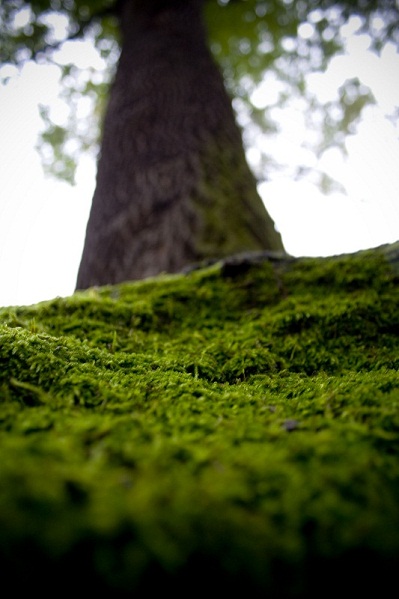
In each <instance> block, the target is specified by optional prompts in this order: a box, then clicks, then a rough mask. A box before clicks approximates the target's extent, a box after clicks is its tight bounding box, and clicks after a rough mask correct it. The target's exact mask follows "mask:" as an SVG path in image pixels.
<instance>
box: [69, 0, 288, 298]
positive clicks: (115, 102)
mask: <svg viewBox="0 0 399 599" xmlns="http://www.w3.org/2000/svg"><path fill="white" fill-rule="evenodd" d="M120 5H121V14H120V22H121V31H122V52H121V57H120V60H119V65H118V69H117V73H116V77H115V81H114V83H113V87H112V90H111V94H110V100H109V105H108V109H107V113H106V117H105V121H104V129H103V141H102V146H101V156H100V160H99V164H98V173H97V186H96V190H95V193H94V198H93V204H92V209H91V213H90V218H89V222H88V225H87V232H86V240H85V246H84V251H83V256H82V261H81V265H80V269H79V274H78V280H77V288H78V289H84V288H87V287H90V286H92V285H104V284H114V283H117V282H121V281H125V280H131V279H141V278H144V277H148V276H152V275H156V274H157V273H160V272H177V271H179V270H181V269H182V268H184V267H185V266H186V265H187V264H189V263H192V262H196V261H199V260H202V259H207V258H215V257H223V256H226V255H229V254H232V253H235V252H240V251H244V250H259V249H271V250H282V249H283V246H282V242H281V238H280V235H279V234H278V233H277V232H276V231H275V229H274V226H273V222H272V220H271V218H270V216H269V215H268V213H267V212H266V209H265V208H264V205H263V203H262V200H261V199H260V197H259V195H258V193H257V190H256V181H255V179H254V177H253V175H252V173H251V172H250V170H249V167H248V165H247V163H246V159H245V155H244V150H243V145H242V140H241V135H240V131H239V129H238V127H237V125H236V123H235V119H234V113H233V110H232V107H231V102H230V99H229V98H228V95H227V93H226V90H225V88H224V84H223V80H222V77H221V74H220V72H219V70H218V69H217V67H216V65H215V64H214V62H213V59H212V57H211V54H210V51H209V50H208V48H207V45H206V37H205V31H204V27H203V24H202V19H201V8H202V2H201V0H153V1H152V2H149V1H148V0H147V1H145V0H125V1H124V2H121V3H120Z"/></svg>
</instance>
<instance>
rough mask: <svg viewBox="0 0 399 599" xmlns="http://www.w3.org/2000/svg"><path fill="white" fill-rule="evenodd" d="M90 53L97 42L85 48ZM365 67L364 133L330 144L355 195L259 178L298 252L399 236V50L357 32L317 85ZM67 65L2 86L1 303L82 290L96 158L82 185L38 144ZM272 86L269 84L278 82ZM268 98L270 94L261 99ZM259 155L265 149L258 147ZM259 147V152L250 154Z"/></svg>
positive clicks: (327, 251) (287, 142)
mask: <svg viewBox="0 0 399 599" xmlns="http://www.w3.org/2000/svg"><path fill="white" fill-rule="evenodd" d="M79 56H80V60H82V61H83V62H85V61H86V60H87V61H88V62H90V60H91V59H92V56H91V55H90V50H89V49H83V47H80V49H79ZM355 75H356V76H358V77H359V79H360V80H361V81H362V82H363V83H364V84H366V85H368V86H369V87H370V88H371V90H372V92H373V93H374V95H375V97H376V100H377V106H373V107H368V108H367V109H366V111H365V118H364V120H363V122H362V123H361V125H360V127H359V130H358V134H357V135H356V136H351V138H350V139H348V140H347V148H348V152H349V158H348V160H346V161H344V160H343V158H342V156H341V154H340V153H339V152H338V150H334V149H331V150H330V151H328V152H327V153H326V154H325V156H324V158H323V166H324V168H325V169H326V171H327V172H328V173H329V174H331V175H332V176H333V177H334V178H335V179H337V180H338V181H339V182H341V183H342V184H343V186H344V187H345V189H346V193H347V195H344V194H338V193H334V194H332V195H329V196H323V195H321V194H320V192H319V191H318V189H317V188H316V187H315V186H314V185H313V184H312V182H311V181H310V180H309V181H306V180H304V181H301V182H297V181H292V180H289V179H288V178H283V177H275V178H274V179H273V180H272V181H270V182H267V183H263V184H261V185H260V192H261V195H262V197H263V198H264V201H265V204H266V207H267V209H268V210H269V212H270V214H271V215H272V217H273V218H274V220H275V222H276V225H277V227H278V229H279V231H280V232H281V233H282V236H283V241H284V244H285V247H286V250H287V251H288V252H289V253H291V254H293V255H296V256H302V255H307V256H326V255H333V254H339V253H344V252H352V251H357V250H359V249H363V248H367V247H375V246H377V245H380V244H383V243H391V242H394V241H396V240H398V239H399V166H398V165H399V131H398V128H397V127H396V128H395V126H394V125H393V124H392V123H391V121H389V120H388V119H386V118H385V116H384V115H385V114H387V113H388V114H389V113H392V112H393V110H394V108H395V107H398V106H399V56H398V54H397V53H396V52H395V50H394V48H393V47H392V46H390V45H388V46H387V47H386V49H385V51H384V53H383V55H382V56H381V58H378V57H377V56H376V55H374V54H372V53H371V52H368V51H367V39H366V38H364V37H363V36H355V37H353V38H350V39H349V40H348V55H347V56H345V57H343V56H341V57H337V58H335V59H333V61H332V63H331V65H330V67H329V69H328V72H327V73H325V74H314V75H312V76H310V78H309V85H311V86H312V87H313V89H314V90H317V93H318V95H319V97H320V99H321V100H322V101H329V100H330V99H332V98H333V97H334V96H335V95H336V93H337V89H338V87H339V86H340V85H341V84H342V83H343V81H344V80H345V78H347V77H354V76H355ZM58 91H59V90H58V71H57V69H56V68H52V67H43V66H41V67H39V66H37V65H35V64H32V63H29V64H27V65H26V66H25V68H24V69H23V72H22V74H21V76H20V77H18V78H15V79H13V80H11V81H10V82H9V83H8V84H7V85H6V86H3V87H1V86H0V180H1V189H0V305H3V306H6V305H23V304H31V303H36V302H39V301H42V300H46V299H51V298H53V297H56V296H66V295H70V294H72V293H73V290H74V286H75V280H76V275H77V269H78V266H79V261H80V255H81V251H82V247H83V241H84V233H85V227H86V221H87V218H88V214H89V209H90V202H91V197H92V194H93V191H94V183H95V165H94V163H93V162H92V161H90V160H89V159H82V161H81V163H80V165H79V168H78V174H77V185H76V186H75V187H70V186H68V185H67V184H64V183H60V182H56V181H54V180H52V179H46V178H45V177H44V175H43V171H42V167H41V164H40V159H39V157H38V155H37V153H36V151H35V149H34V147H35V145H36V143H37V133H38V130H39V128H40V127H41V119H40V117H39V112H38V103H39V102H41V103H46V104H47V103H48V102H51V101H54V102H56V101H57V93H58ZM269 91H270V90H269ZM259 101H261V100H259ZM300 116H301V115H300V107H298V108H297V109H296V110H295V108H294V109H293V110H291V112H290V113H289V114H287V115H286V119H285V122H286V127H285V128H284V129H283V131H282V132H281V134H280V136H279V138H278V140H277V141H275V140H273V144H274V146H273V151H274V155H275V156H276V157H277V159H278V157H279V156H281V158H282V161H283V162H284V163H287V162H290V161H291V162H292V163H293V164H294V163H295V162H296V161H297V160H298V155H299V153H300V152H303V147H302V140H303V134H304V131H303V129H302V127H303V125H301V118H300ZM255 155H256V152H255ZM250 156H251V153H250Z"/></svg>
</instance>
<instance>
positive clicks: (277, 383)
mask: <svg viewBox="0 0 399 599" xmlns="http://www.w3.org/2000/svg"><path fill="white" fill-rule="evenodd" d="M395 252H396V250H395V251H394V252H392V251H391V252H389V251H387V248H382V249H379V250H373V251H368V252H362V253H360V254H357V255H353V256H345V257H337V258H329V259H303V260H297V261H289V260H257V259H251V260H237V261H234V260H233V261H231V262H227V263H224V264H215V265H213V266H211V267H208V268H205V269H200V270H197V271H193V272H192V273H190V274H187V275H179V276H173V277H160V278H157V279H154V280H150V281H145V282H139V283H131V284H124V285H118V286H115V287H110V288H101V289H96V290H90V291H88V292H85V293H78V294H75V295H74V296H73V297H70V298H66V299H57V300H54V301H51V302H46V303H42V304H39V305H37V306H33V307H24V308H8V309H3V310H2V311H1V312H0V321H1V323H2V324H1V326H0V334H1V338H0V447H1V449H0V455H1V461H0V531H1V533H0V564H1V566H0V567H1V570H2V578H3V584H6V582H11V583H12V584H13V585H14V589H15V590H18V589H19V590H22V589H25V590H26V589H29V590H31V589H33V588H35V587H38V588H40V589H41V591H42V592H49V593H50V592H53V591H54V590H56V589H57V588H63V589H64V590H74V589H75V588H78V589H79V590H84V589H86V590H87V591H90V592H91V593H92V592H96V591H103V592H104V591H105V592H111V593H112V594H113V595H115V596H118V595H121V596H124V595H128V594H130V593H132V592H136V593H137V594H138V596H144V594H145V595H147V593H149V592H150V591H151V590H154V589H155V588H156V587H158V586H159V585H161V587H162V589H163V590H164V591H165V592H166V591H167V590H172V591H173V592H174V593H175V594H181V595H183V594H184V595H185V594H188V593H189V592H191V591H192V590H196V591H204V592H207V593H209V592H211V594H212V592H217V591H219V590H221V591H223V592H226V591H229V590H230V591H231V590H233V591H235V592H239V591H240V590H244V591H245V592H246V593H247V596H251V597H254V596H257V595H258V594H259V595H261V596H268V597H269V596H270V597H313V596H315V597H316V596H317V597H319V596H330V595H331V596H332V595H334V594H335V593H337V592H339V593H340V592H341V589H342V587H343V585H344V587H345V589H346V591H353V592H354V593H356V594H357V595H358V594H359V593H360V592H362V591H365V590H367V591H370V590H375V591H378V592H379V593H381V591H382V589H384V588H388V586H389V583H392V582H394V583H396V578H397V571H398V567H399V376H398V366H399V340H398V333H399V309H398V305H399V293H398V274H397V267H396V266H395V264H394V263H393V262H392V259H391V258H392V255H396V253H395ZM54 585H56V587H54Z"/></svg>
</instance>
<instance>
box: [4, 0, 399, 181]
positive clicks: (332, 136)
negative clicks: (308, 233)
mask: <svg viewBox="0 0 399 599" xmlns="http://www.w3.org/2000/svg"><path fill="white" fill-rule="evenodd" d="M119 1H120V0H117V1H115V0H92V1H89V2H88V1H83V0H82V1H81V0H66V1H63V2H61V1H60V0H34V1H32V2H25V1H23V0H9V1H8V2H2V3H1V4H0V61H1V64H2V66H1V67H0V78H1V79H2V80H3V82H4V81H6V80H7V78H8V77H9V76H10V74H12V73H15V69H13V68H12V67H11V66H10V65H13V66H14V67H15V68H22V67H23V65H24V64H26V62H27V61H30V60H34V61H36V62H37V63H39V64H48V63H53V64H56V65H58V66H59V68H60V69H61V70H62V82H63V90H62V92H61V95H62V97H63V98H64V99H65V101H66V103H67V104H68V105H69V106H70V117H69V119H68V122H67V123H65V125H63V126H60V125H59V124H57V125H55V124H54V123H53V122H52V119H51V112H50V111H49V109H48V107H46V106H43V107H42V108H41V114H42V117H43V120H44V122H45V125H46V129H45V132H44V133H43V136H42V143H41V144H40V148H41V153H42V157H43V161H44V165H45V166H46V164H47V170H51V172H52V173H53V174H55V175H57V176H59V177H61V178H64V179H67V180H69V181H73V178H74V170H75V167H76V162H77V157H78V155H79V154H80V152H82V151H84V150H88V149H89V148H93V146H96V144H97V142H98V136H99V122H101V112H102V107H103V106H104V104H105V99H106V96H107V90H108V86H109V83H110V81H111V79H112V74H113V72H114V68H115V65H116V62H117V59H118V55H119V45H120V38H119V31H118V22H117V18H116V13H117V7H118V4H119ZM132 1H137V0H132ZM150 1H151V0H147V3H148V2H150ZM168 1H169V2H170V0H152V2H153V3H155V4H157V5H160V4H161V5H162V4H165V3H167V2H168ZM180 1H181V0H180ZM204 14H205V20H206V25H207V29H208V34H209V43H210V47H211V49H212V51H213V54H214V56H215V58H216V59H217V61H218V62H219V64H220V65H221V67H222V69H223V72H224V75H225V81H226V84H227V87H228V89H229V90H230V92H231V94H232V96H234V97H235V103H234V105H235V108H236V110H237V111H238V112H239V113H240V117H239V120H240V123H241V124H242V125H243V126H244V129H245V140H246V142H247V143H248V144H251V139H253V138H254V136H255V135H259V133H260V132H262V131H263V132H264V131H266V132H269V133H270V132H273V131H276V130H277V129H278V123H276V121H275V117H273V116H272V115H273V109H274V108H275V107H276V106H277V107H278V108H279V109H282V108H283V107H284V106H288V105H289V103H290V102H292V101H293V99H299V98H301V99H303V100H305V101H306V106H307V107H308V109H307V110H305V111H304V118H306V120H307V126H308V127H309V128H310V129H314V130H315V131H316V130H318V132H319V134H318V136H316V137H317V139H315V142H314V148H313V149H314V150H315V151H317V152H319V153H321V152H322V151H323V150H324V149H325V148H326V147H327V146H331V144H337V145H340V146H341V147H343V139H344V137H345V134H347V133H348V132H350V131H351V130H353V127H354V125H355V124H356V122H357V120H358V118H359V115H360V113H361V111H362V109H363V107H364V106H365V104H367V103H369V102H370V101H372V100H373V98H372V96H371V94H370V90H368V89H367V88H365V87H364V85H362V84H361V83H360V82H359V81H358V80H357V79H353V80H351V81H348V82H346V84H344V85H343V86H342V87H341V88H340V89H339V90H337V92H338V93H337V98H336V100H335V101H332V102H329V103H327V104H324V105H321V104H320V102H318V101H317V99H316V98H315V97H314V96H312V94H311V93H310V92H309V90H308V89H307V85H306V78H307V76H308V74H309V73H310V72H312V71H313V72H314V71H323V70H324V69H325V68H326V66H327V64H328V62H329V60H330V59H331V57H332V56H334V55H336V54H337V53H339V52H342V51H343V46H344V39H343V36H342V35H341V32H342V28H343V27H344V26H345V24H346V23H348V22H349V20H350V19H351V23H352V26H353V28H354V29H355V30H357V33H359V34H360V33H367V34H368V35H369V38H370V47H371V48H372V49H373V50H374V51H375V52H377V53H378V52H380V51H381V49H382V48H383V47H384V46H385V45H386V44H387V43H391V44H394V45H395V46H396V48H398V49H399V5H398V3H397V2H396V1H395V0H372V1H369V0H346V1H345V0H340V1H334V0H321V1H320V0H318V1H316V0H298V1H294V0H204ZM354 17H355V18H354ZM82 40H85V41H87V42H88V43H90V44H92V46H94V47H95V49H96V51H97V53H98V56H99V57H100V58H101V59H102V61H103V64H104V68H103V69H99V68H98V67H97V68H85V69H84V71H83V70H81V69H78V68H77V66H76V65H75V64H74V63H73V61H72V60H68V58H65V56H67V54H66V53H65V52H64V53H63V52H62V50H63V49H64V50H65V48H66V44H67V43H68V44H72V43H77V42H82ZM266 73H268V74H269V75H270V74H272V75H273V79H274V80H275V81H278V82H279V85H278V89H279V92H278V94H277V95H276V97H275V98H274V100H273V101H271V102H270V103H268V104H267V105H266V106H262V108H261V109H259V108H257V107H255V106H254V105H253V104H252V103H251V97H253V94H254V91H255V90H256V89H257V86H258V84H259V83H260V82H261V81H262V80H263V78H264V77H265V74H266ZM83 96H87V97H89V98H91V99H92V101H93V110H92V119H91V120H90V119H89V120H88V119H87V117H86V122H85V125H84V126H82V123H79V111H78V109H77V106H78V103H79V99H80V98H81V97H83ZM89 121H90V122H89ZM320 123H322V126H320ZM247 124H248V126H247ZM72 140H73V143H71V142H72ZM275 167H276V164H275V163H274V161H273V156H270V155H264V156H263V160H262V161H261V164H260V165H259V172H258V173H257V175H258V176H265V174H266V171H269V172H270V170H271V169H273V168H275Z"/></svg>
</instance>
